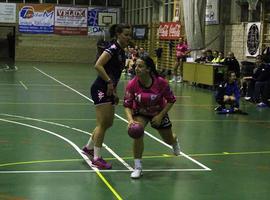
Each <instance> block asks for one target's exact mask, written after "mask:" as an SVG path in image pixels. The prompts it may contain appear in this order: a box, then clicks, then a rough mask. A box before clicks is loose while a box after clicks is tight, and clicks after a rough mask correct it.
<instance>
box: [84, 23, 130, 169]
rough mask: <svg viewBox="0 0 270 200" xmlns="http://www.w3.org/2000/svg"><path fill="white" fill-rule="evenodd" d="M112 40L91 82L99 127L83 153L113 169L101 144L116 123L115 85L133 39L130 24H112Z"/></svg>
mask: <svg viewBox="0 0 270 200" xmlns="http://www.w3.org/2000/svg"><path fill="white" fill-rule="evenodd" d="M109 31H110V36H111V38H113V40H112V41H111V42H110V45H109V46H108V47H107V48H106V49H105V50H104V51H103V53H102V54H101V55H100V57H99V58H98V60H97V62H96V64H95V69H96V70H97V73H98V76H97V78H96V80H95V81H94V83H93V84H92V86H91V96H92V99H93V101H94V104H95V105H96V123H97V125H96V128H95V129H94V130H93V134H92V136H91V137H90V139H89V141H88V143H87V144H86V146H85V147H84V148H83V153H85V154H86V155H87V156H89V157H90V158H91V161H92V164H93V165H94V166H96V167H97V168H99V169H111V167H112V166H111V164H109V163H107V162H106V161H105V160H103V159H102V157H101V147H102V143H103V140H104V136H105V132H106V130H107V129H108V128H110V127H111V126H112V124H113V119H114V112H115V108H114V105H115V104H117V103H118V100H119V99H118V97H117V94H116V87H117V84H118V81H119V79H120V76H121V73H122V70H123V69H124V67H125V52H124V48H125V47H127V45H128V43H129V41H130V39H131V36H130V35H131V29H130V26H129V25H125V24H116V25H113V26H111V27H110V30H109Z"/></svg>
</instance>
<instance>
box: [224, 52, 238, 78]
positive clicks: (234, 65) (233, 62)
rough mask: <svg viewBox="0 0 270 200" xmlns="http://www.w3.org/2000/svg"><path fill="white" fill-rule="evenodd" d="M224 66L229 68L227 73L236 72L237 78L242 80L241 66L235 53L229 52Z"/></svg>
mask: <svg viewBox="0 0 270 200" xmlns="http://www.w3.org/2000/svg"><path fill="white" fill-rule="evenodd" d="M223 64H224V65H226V66H228V68H227V71H233V72H235V74H236V77H237V78H240V65H239V62H238V60H237V59H236V58H235V56H234V53H233V52H228V56H227V57H226V58H225V60H224V63H223Z"/></svg>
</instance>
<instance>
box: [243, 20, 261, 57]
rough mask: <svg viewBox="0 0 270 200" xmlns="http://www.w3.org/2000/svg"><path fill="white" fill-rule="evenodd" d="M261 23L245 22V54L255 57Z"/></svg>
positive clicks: (257, 49) (257, 51) (257, 52)
mask: <svg viewBox="0 0 270 200" xmlns="http://www.w3.org/2000/svg"><path fill="white" fill-rule="evenodd" d="M260 30H261V23H248V24H247V34H246V38H247V42H246V56H251V57H256V56H257V55H258V54H259V45H260Z"/></svg>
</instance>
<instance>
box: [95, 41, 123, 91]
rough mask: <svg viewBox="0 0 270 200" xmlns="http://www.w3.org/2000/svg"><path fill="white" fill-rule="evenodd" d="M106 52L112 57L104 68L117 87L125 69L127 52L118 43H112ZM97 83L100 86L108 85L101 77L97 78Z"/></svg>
mask: <svg viewBox="0 0 270 200" xmlns="http://www.w3.org/2000/svg"><path fill="white" fill-rule="evenodd" d="M104 51H106V52H107V53H109V54H110V55H111V59H110V60H109V62H108V63H106V64H105V65H104V66H103V67H104V69H105V71H106V73H107V74H108V75H109V77H110V79H111V80H112V81H113V83H114V85H115V86H116V85H117V84H118V82H119V79H120V76H121V73H122V70H123V69H124V67H125V62H126V57H125V51H124V50H123V49H122V48H121V47H120V45H119V44H118V43H117V42H116V41H114V42H112V43H111V44H110V45H109V46H108V48H106V49H105V50H104ZM95 83H97V84H98V85H100V84H101V85H103V84H106V82H105V81H104V80H103V79H102V78H101V77H100V76H98V77H97V79H96V80H95Z"/></svg>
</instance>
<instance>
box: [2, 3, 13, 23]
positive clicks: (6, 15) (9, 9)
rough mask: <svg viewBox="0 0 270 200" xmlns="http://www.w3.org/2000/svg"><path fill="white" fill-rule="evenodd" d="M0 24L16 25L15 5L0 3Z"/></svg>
mask: <svg viewBox="0 0 270 200" xmlns="http://www.w3.org/2000/svg"><path fill="white" fill-rule="evenodd" d="M0 23H16V3H0Z"/></svg>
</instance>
